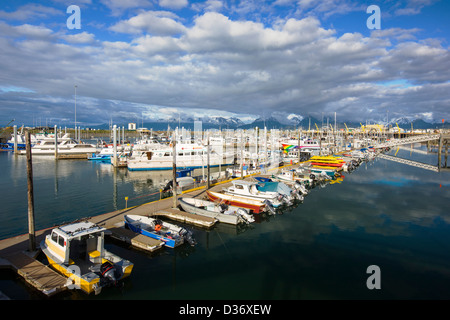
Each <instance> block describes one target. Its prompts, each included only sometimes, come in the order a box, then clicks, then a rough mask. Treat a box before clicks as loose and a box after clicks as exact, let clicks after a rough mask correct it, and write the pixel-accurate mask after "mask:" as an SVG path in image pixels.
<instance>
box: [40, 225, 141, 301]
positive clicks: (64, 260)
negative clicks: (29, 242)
mask: <svg viewBox="0 0 450 320" xmlns="http://www.w3.org/2000/svg"><path fill="white" fill-rule="evenodd" d="M106 231H107V230H106V229H104V228H102V227H99V226H97V225H95V224H93V223H91V222H77V223H73V224H69V225H65V226H61V227H58V228H55V229H53V230H52V232H51V234H49V235H47V236H46V237H45V239H44V240H43V241H42V242H41V244H40V245H41V249H42V251H43V252H44V254H45V255H46V256H47V260H48V261H49V263H50V266H51V267H52V268H53V269H55V270H57V271H59V272H60V273H62V274H63V275H64V276H66V277H68V278H70V279H72V280H73V281H74V283H73V287H74V288H76V289H81V290H83V291H84V292H86V293H88V294H89V293H92V292H95V294H98V293H100V291H101V290H102V288H103V287H106V286H110V285H115V284H117V282H118V281H119V280H121V279H123V278H125V277H128V276H129V275H130V274H131V271H132V269H133V263H131V262H130V261H128V260H125V259H123V258H121V257H119V256H117V255H115V254H113V253H111V252H109V251H108V250H106V249H105V247H104V235H105V233H106Z"/></svg>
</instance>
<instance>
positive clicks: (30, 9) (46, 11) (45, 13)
mask: <svg viewBox="0 0 450 320" xmlns="http://www.w3.org/2000/svg"><path fill="white" fill-rule="evenodd" d="M63 14H64V12H62V11H60V10H57V9H55V8H51V7H46V6H43V5H40V4H34V3H30V4H26V5H23V6H21V7H19V8H18V9H17V10H16V11H11V12H8V11H3V10H0V19H4V20H15V21H24V22H25V21H27V22H31V21H34V20H43V19H46V18H48V17H50V16H55V15H63Z"/></svg>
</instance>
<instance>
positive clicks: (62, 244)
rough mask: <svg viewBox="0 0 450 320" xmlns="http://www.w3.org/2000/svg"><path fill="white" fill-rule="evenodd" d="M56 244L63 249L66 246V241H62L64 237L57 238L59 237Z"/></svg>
mask: <svg viewBox="0 0 450 320" xmlns="http://www.w3.org/2000/svg"><path fill="white" fill-rule="evenodd" d="M58 244H59V245H60V246H61V247H65V246H66V239H64V237H62V236H59V237H58Z"/></svg>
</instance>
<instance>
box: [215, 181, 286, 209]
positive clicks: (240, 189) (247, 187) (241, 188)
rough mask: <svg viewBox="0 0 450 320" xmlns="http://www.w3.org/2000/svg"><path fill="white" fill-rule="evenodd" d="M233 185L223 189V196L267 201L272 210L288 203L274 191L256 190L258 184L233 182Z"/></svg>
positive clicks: (281, 195)
mask: <svg viewBox="0 0 450 320" xmlns="http://www.w3.org/2000/svg"><path fill="white" fill-rule="evenodd" d="M231 183H232V184H233V185H232V186H230V187H228V188H225V189H223V192H224V193H225V194H230V195H235V196H239V197H244V198H248V199H258V200H263V201H264V200H268V201H269V202H270V203H271V204H272V206H273V207H274V208H278V207H280V206H282V205H284V204H287V203H288V202H289V200H288V199H286V197H285V196H284V195H283V194H280V193H278V192H276V191H262V190H258V183H257V182H251V181H246V180H234V181H232V182H231Z"/></svg>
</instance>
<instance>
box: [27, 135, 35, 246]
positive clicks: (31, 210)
mask: <svg viewBox="0 0 450 320" xmlns="http://www.w3.org/2000/svg"><path fill="white" fill-rule="evenodd" d="M25 142H26V154H27V184H28V236H29V249H30V251H31V252H32V251H35V250H36V236H35V232H34V192H33V161H32V157H31V138H30V131H28V130H27V131H26V134H25Z"/></svg>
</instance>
